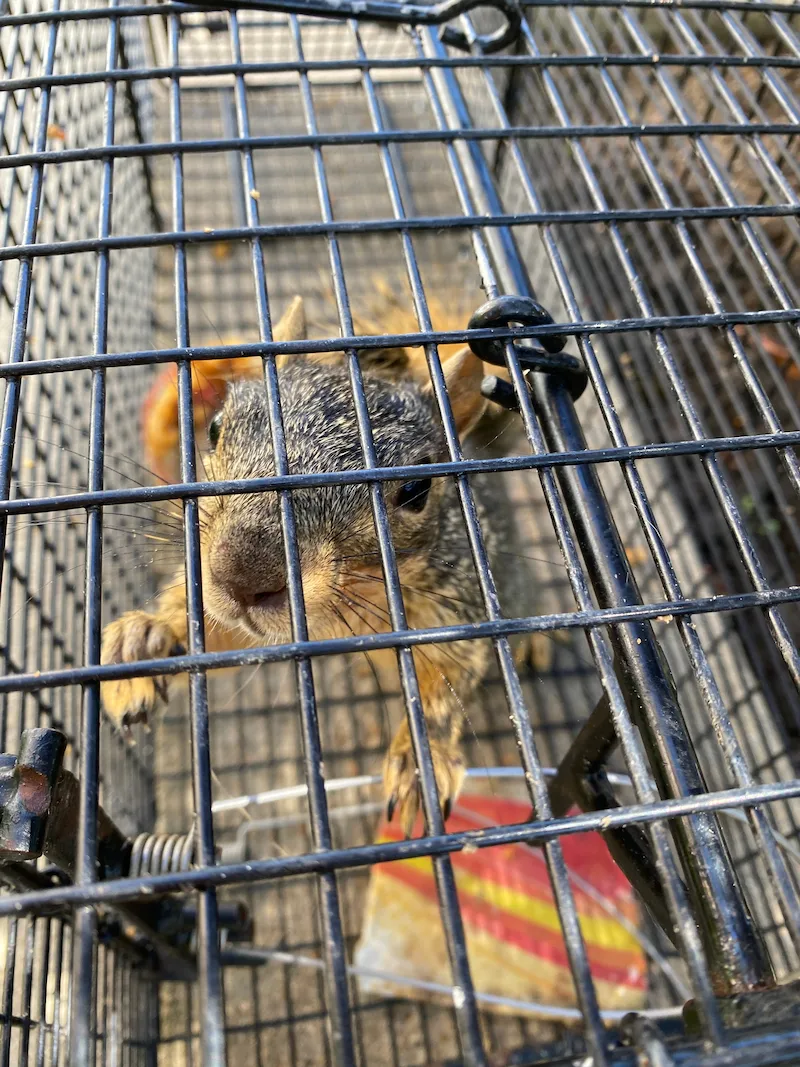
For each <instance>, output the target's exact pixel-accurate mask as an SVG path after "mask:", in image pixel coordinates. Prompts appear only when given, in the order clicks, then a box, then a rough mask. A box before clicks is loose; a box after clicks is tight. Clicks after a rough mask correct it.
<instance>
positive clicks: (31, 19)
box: [0, 0, 800, 28]
mask: <svg viewBox="0 0 800 1067" xmlns="http://www.w3.org/2000/svg"><path fill="white" fill-rule="evenodd" d="M520 6H521V7H523V8H525V7H541V8H546V7H556V8H558V7H562V6H563V0H520ZM572 6H573V7H589V8H593V7H594V8H597V7H603V8H612V9H614V8H616V7H617V4H616V3H612V2H608V3H600V2H598V0H575V3H574V4H573V5H572ZM625 6H626V7H630V8H653V9H656V10H671V9H674V8H680V9H692V10H698V11H743V12H745V13H746V14H748V13H750V14H752V13H755V12H759V11H761V12H778V13H780V14H782V15H789V16H791V15H796V14H797V13H798V12H800V4H798V3H796V2H794V3H793V2H789V3H782V2H781V0H685V2H684V0H630V3H627V4H626V5H625ZM176 8H178V5H176V4H172V3H170V4H159V3H155V4H124V5H120V7H119V9H118V11H117V13H118V14H119V15H120V16H123V17H125V16H134V15H148V16H159V15H171V14H174V13H175V10H176ZM179 10H180V12H181V13H182V14H197V13H200V12H203V13H210V12H212V11H214V10H220V11H222V10H225V8H224V7H220V8H216V9H215V8H213V7H212V6H211V5H210V4H205V3H204V4H202V5H200V4H181V5H180V6H179ZM108 14H109V8H107V7H99V8H74V9H71V10H69V11H59V10H58V9H57V8H56V9H54V10H52V11H51V10H48V11H31V12H25V13H24V14H16V15H3V16H2V17H0V28H2V27H3V26H25V25H36V24H38V23H42V22H46V23H54V22H83V21H87V20H91V19H104V18H108Z"/></svg>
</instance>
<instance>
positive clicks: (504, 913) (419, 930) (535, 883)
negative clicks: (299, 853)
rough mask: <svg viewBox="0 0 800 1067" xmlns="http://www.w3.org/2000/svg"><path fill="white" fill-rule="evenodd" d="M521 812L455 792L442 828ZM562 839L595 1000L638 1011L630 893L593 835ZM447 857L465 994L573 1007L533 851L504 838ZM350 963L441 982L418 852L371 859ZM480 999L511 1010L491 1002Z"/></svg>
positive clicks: (548, 894)
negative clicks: (466, 967) (465, 955)
mask: <svg viewBox="0 0 800 1067" xmlns="http://www.w3.org/2000/svg"><path fill="white" fill-rule="evenodd" d="M529 812H530V807H529V805H526V804H521V803H519V802H517V801H513V800H507V799H503V798H498V797H486V796H462V797H461V798H460V800H459V802H458V806H457V808H456V810H455V812H454V813H453V815H452V817H451V818H450V820H449V821H448V824H447V829H448V831H450V832H460V831H463V830H474V829H483V828H485V827H486V826H487V825H507V824H510V823H521V822H525V821H526V820H527V818H528V815H529ZM416 832H417V833H419V827H418V828H417V831H416ZM378 839H379V841H396V840H400V839H401V832H400V830H399V829H398V828H396V827H394V826H392V825H391V824H389V823H384V824H383V825H382V826H381V828H380V833H379V838H378ZM562 848H563V850H564V858H565V860H566V864H567V868H568V871H569V873H570V875H571V876H572V878H571V881H572V889H573V893H574V897H575V904H576V907H577V911H578V917H579V921H580V925H581V930H582V931H583V936H584V939H585V942H586V949H587V952H588V956H589V964H590V968H591V972H592V977H593V978H594V981H595V986H596V989H597V994H598V999H599V1002H600V1007H601V1008H605V1009H615V1010H623V1011H633V1010H636V1009H640V1008H641V1007H643V1005H644V1000H645V995H646V991H647V986H646V975H647V966H646V959H645V955H644V952H643V950H642V947H641V945H640V943H639V941H638V940H637V938H636V937H635V935H634V932H635V930H636V928H637V927H638V924H639V921H640V916H639V912H638V908H637V905H636V902H635V900H634V896H633V891H632V889H631V887H630V885H629V883H628V881H627V880H626V879H625V877H624V876H623V874H622V873H621V871H620V870H619V868H618V867H617V866H616V864H615V863H614V861H613V860H612V858H611V855H610V853H609V851H608V849H607V847H606V845H605V843H604V841H603V840H602V838H601V837H600V836H599V835H598V834H580V835H574V836H568V837H565V838H563V840H562ZM452 862H453V869H454V872H455V878H456V887H457V890H458V899H459V903H460V906H461V914H462V917H463V920H464V927H465V933H466V940H467V948H468V951H469V959H470V965H471V968H472V977H473V980H474V983H475V988H476V992H478V993H487V994H494V995H497V996H501V997H508V998H511V999H514V1000H518V1001H523V1000H524V1001H529V1002H532V1003H538V1004H545V1005H549V1006H562V1007H575V1006H576V996H575V989H574V986H573V983H572V978H571V974H570V969H569V962H568V960H567V953H566V948H565V945H564V939H563V935H562V933H561V925H560V922H559V918H558V912H557V909H556V905H555V901H554V899H553V893H552V889H551V887H550V880H549V877H548V874H547V867H546V864H545V859H544V854H543V852H541V851H540V850H538V849H534V848H531V847H529V846H526V845H521V844H519V845H505V846H498V847H494V848H485V849H478V850H475V851H473V852H469V853H466V852H463V851H462V852H456V853H454V854H453V856H452ZM582 887H588V889H587V888H582ZM601 901H602V902H605V903H606V904H607V905H608V906H609V907H603V904H602V903H601ZM355 963H356V965H357V966H358V967H361V968H365V969H370V970H375V971H382V972H390V973H391V974H392V975H397V976H398V977H406V978H411V979H414V980H422V981H425V982H432V983H439V984H442V985H447V986H449V985H451V984H452V976H451V972H450V966H449V962H448V956H447V949H446V945H445V940H444V933H443V930H442V925H441V919H440V916H439V908H438V903H437V896H436V887H435V884H434V878H433V865H432V861H431V860H430V859H428V858H419V859H417V858H415V859H408V860H399V861H396V862H392V863H382V864H378V865H376V866H375V867H374V868H373V871H372V875H371V878H370V885H369V889H368V892H367V902H366V915H365V922H364V927H363V931H362V935H361V939H360V941H359V944H358V948H357V950H356V956H355ZM359 981H360V984H361V988H362V989H363V991H364V992H366V993H373V994H376V995H381V996H405V997H413V998H417V999H419V998H421V997H424V998H426V999H430V998H431V994H430V993H428V992H426V991H423V990H420V989H419V988H416V989H415V988H414V987H412V986H407V985H403V984H402V982H391V981H388V980H384V979H379V978H371V977H360V979H359ZM482 1007H484V1008H486V1010H490V1011H497V1012H516V1013H518V1009H512V1008H510V1007H507V1006H503V1005H496V1004H492V1003H484V1004H483V1005H482ZM534 1014H535V1012H534Z"/></svg>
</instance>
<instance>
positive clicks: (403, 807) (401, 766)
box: [383, 722, 465, 837]
mask: <svg viewBox="0 0 800 1067" xmlns="http://www.w3.org/2000/svg"><path fill="white" fill-rule="evenodd" d="M430 745H431V756H432V758H433V770H434V774H435V775H436V786H437V789H438V791H439V801H440V803H441V805H442V815H443V816H444V819H445V820H447V819H449V818H450V813H451V811H452V808H453V803H454V802H455V800H456V799H457V797H458V794H459V792H460V791H461V786H462V784H463V781H464V774H465V770H464V761H463V759H462V756H461V751H460V749H459V747H458V745H457V744H456V743H455V742H443V741H436V740H433V739H432V740H431V742H430ZM383 787H384V795H385V796H386V801H387V803H386V818H387V819H388V820H389V822H391V821H392V818H393V816H394V814H395V812H397V813H398V815H399V818H400V826H401V827H402V830H403V833H404V834H405V836H406V837H411V834H412V833H413V830H414V823H415V822H416V819H417V813H418V811H419V801H420V795H419V777H418V775H417V765H416V762H415V760H414V753H413V750H412V746H411V735H410V733H409V730H408V723H406V722H404V723H403V724H402V726H401V727H400V729H399V730H398V731H397V733H396V734H395V737H394V740H393V741H392V744H391V746H390V748H389V751H388V753H387V754H386V759H385V761H384V765H383Z"/></svg>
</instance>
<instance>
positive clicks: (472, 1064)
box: [290, 17, 486, 1067]
mask: <svg viewBox="0 0 800 1067" xmlns="http://www.w3.org/2000/svg"><path fill="white" fill-rule="evenodd" d="M290 24H291V29H292V37H293V42H294V47H295V52H296V55H297V58H298V59H303V42H302V36H301V31H300V26H299V23H298V21H297V19H296V18H295V17H292V19H291V23H290ZM300 87H301V93H302V102H303V112H304V116H305V121H306V127H307V129H308V131H309V133H310V134H312V135H316V134H317V123H316V116H315V110H314V102H313V97H312V94H311V86H310V82H309V79H308V76H307V75H303V74H301V76H300ZM314 165H315V178H316V185H317V195H318V199H319V204H320V210H321V213H322V217H323V219H325V220H326V221H330V220H331V219H332V218H333V210H332V205H331V198H330V192H329V189H328V181H327V176H326V172H325V162H324V159H323V156H322V152H321V150H320V149H316V150H315V153H314ZM328 252H329V258H330V266H331V275H332V279H333V286H334V293H335V299H336V305H337V311H338V316H339V324H340V327H341V330H342V333H343V334H345V335H348V334H352V332H353V319H352V314H351V311H350V305H349V300H348V295H347V288H346V284H345V277H344V269H343V265H342V258H341V252H340V249H339V244H338V241H337V240H336V238H335V237H331V238H329V241H328ZM345 356H346V359H347V367H348V372H349V375H350V385H351V391H352V394H353V402H354V407H355V417H356V423H357V426H358V432H359V438H360V442H361V450H362V453H363V456H364V461H365V465H366V466H367V467H376V466H377V465H378V457H377V452H376V449H375V442H374V439H373V434H372V426H371V424H370V417H369V410H368V407H367V399H366V393H365V390H364V383H363V377H362V373H361V366H360V364H359V362H358V356H357V354H356V351H355V350H354V349H349V350H347V351H346V352H345ZM370 504H371V507H372V518H373V523H374V526H375V533H376V537H377V541H378V550H379V553H380V556H379V558H380V562H381V568H382V571H383V577H384V583H385V586H386V603H387V608H388V613H389V618H390V620H391V625H392V628H393V629H395V630H397V631H400V632H402V631H405V630H407V629H408V624H407V620H406V611H405V605H404V603H403V594H402V588H401V583H400V576H399V573H398V569H397V558H396V555H395V550H394V545H393V543H392V536H391V527H390V524H389V515H388V511H387V507H386V501H385V499H384V496H383V493H382V492H381V491H380V486H379V485H378V484H377V483H373V484H372V485H370ZM396 652H397V666H398V671H399V675H400V685H401V689H402V693H403V699H404V702H405V707H406V715H407V720H408V726H409V731H410V734H411V740H412V747H413V751H414V759H415V761H416V765H417V775H418V782H419V791H420V794H421V801H422V804H421V806H422V812H423V816H424V819H425V827H426V830H427V832H428V833H429V834H431V835H438V834H441V833H443V832H444V819H443V817H442V811H441V803H440V799H439V793H438V789H437V785H436V776H435V774H434V768H433V759H432V756H431V749H430V743H429V739H428V732H427V727H426V724H425V716H424V709H423V705H422V698H421V694H420V688H419V681H418V678H417V672H416V667H415V665H414V658H413V654H412V652H411V650H410V648H408V647H404V645H402V644H399V645H398V646H397V647H396ZM433 869H434V880H435V882H436V891H437V895H438V899H439V910H440V914H441V917H442V926H443V928H444V935H445V941H446V944H447V951H448V956H449V960H450V967H451V970H452V975H453V985H454V987H455V988H457V989H458V990H459V991H460V993H459V996H458V998H457V999H456V998H455V997H454V1001H453V1006H454V1010H455V1014H456V1019H457V1024H458V1033H459V1040H460V1043H461V1050H462V1055H463V1056H464V1059H465V1062H466V1064H467V1065H468V1067H482V1065H484V1064H485V1063H486V1055H485V1052H484V1048H483V1041H482V1038H481V1032H480V1024H479V1021H478V1014H477V1006H476V1002H475V990H474V986H473V982H472V975H471V973H470V967H469V960H468V958H467V949H466V940H465V936H464V926H463V921H462V918H461V911H460V908H459V904H458V897H457V894H456V886H455V876H454V874H453V869H452V865H451V863H450V860H449V858H448V857H439V858H437V859H436V860H435V861H434V865H433Z"/></svg>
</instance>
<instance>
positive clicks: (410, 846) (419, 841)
mask: <svg viewBox="0 0 800 1067" xmlns="http://www.w3.org/2000/svg"><path fill="white" fill-rule="evenodd" d="M798 796H800V780H793V781H791V782H780V783H777V784H775V785H763V786H754V787H753V788H752V789H724V790H720V791H719V792H716V793H705V794H702V795H700V796H693V797H682V798H679V799H670V800H657V801H651V802H648V803H644V804H639V803H637V804H632V805H626V806H625V807H622V808H620V809H618V810H616V811H599V812H583V813H579V814H577V815H571V816H568V817H564V818H560V819H550V820H548V821H538V822H533V823H531V822H526V823H521V824H519V825H513V824H510V825H507V826H501V827H494V828H492V829H488V830H469V831H463V832H457V833H451V834H442V835H440V836H437V837H415V838H410V839H409V840H407V841H393V842H387V843H385V844H379V845H358V846H354V847H353V848H341V849H331V850H329V851H327V852H308V853H304V854H303V855H300V856H280V857H272V858H269V859H261V860H256V859H254V860H247V861H246V862H244V863H229V864H217V865H216V866H214V867H206V868H193V869H192V870H189V871H183V872H180V873H177V874H159V875H151V876H149V877H143V878H118V879H114V880H113V881H109V882H94V883H93V884H92V885H91V886H87V887H83V886H72V885H66V886H55V887H53V888H52V889H47V890H40V891H35V892H29V893H19V894H16V895H14V896H9V897H0V917H5V916H8V915H15V916H20V917H21V916H23V915H28V914H31V913H33V912H35V913H36V914H37V915H39V914H41V915H48V914H50V913H51V912H52V911H54V910H56V909H60V908H62V907H65V906H66V907H74V906H76V905H79V904H100V903H102V904H115V903H119V902H121V901H126V900H136V899H139V898H145V899H147V898H150V897H152V896H153V895H154V894H159V893H174V892H183V891H186V890H188V889H192V888H196V889H205V888H208V887H210V886H221V885H225V886H237V885H246V884H250V883H259V882H270V881H274V880H280V879H283V878H291V877H295V876H298V875H312V874H319V873H322V872H329V871H341V870H346V869H349V868H352V867H369V866H372V865H373V864H376V863H389V862H391V861H392V860H399V859H413V858H414V857H418V856H443V855H448V854H450V853H455V852H461V851H463V850H464V849H465V848H467V849H471V848H473V847H475V848H479V849H480V848H494V847H495V846H497V845H511V844H517V843H528V844H532V845H537V844H539V843H541V842H545V841H547V840H556V839H557V838H560V837H564V836H566V835H569V834H584V833H590V832H592V831H603V830H607V829H615V828H616V827H619V826H636V825H645V826H657V825H658V824H659V823H663V822H664V821H665V820H667V819H679V818H683V817H685V816H689V815H693V814H697V813H698V812H716V811H727V810H734V809H737V808H743V807H744V808H746V807H752V806H753V805H758V804H767V803H771V802H774V801H780V800H790V799H793V798H795V797H798ZM662 829H663V827H662ZM688 921H689V922H691V921H692V919H691V917H689V918H688ZM712 1004H713V999H712Z"/></svg>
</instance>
